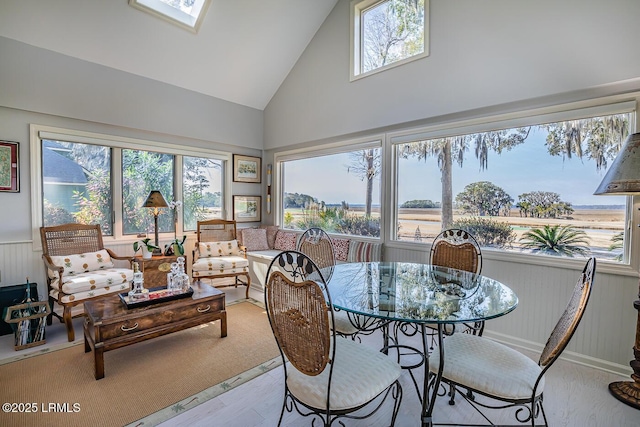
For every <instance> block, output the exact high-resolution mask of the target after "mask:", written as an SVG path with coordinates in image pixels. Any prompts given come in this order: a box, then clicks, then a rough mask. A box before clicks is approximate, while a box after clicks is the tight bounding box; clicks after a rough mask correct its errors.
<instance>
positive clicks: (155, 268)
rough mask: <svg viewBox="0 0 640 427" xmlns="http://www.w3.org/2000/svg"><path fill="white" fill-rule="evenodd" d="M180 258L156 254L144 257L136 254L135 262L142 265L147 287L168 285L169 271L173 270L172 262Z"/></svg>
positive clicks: (141, 268)
mask: <svg viewBox="0 0 640 427" xmlns="http://www.w3.org/2000/svg"><path fill="white" fill-rule="evenodd" d="M177 260H178V257H177V256H165V255H160V256H154V257H151V258H148V259H144V258H142V257H141V256H136V257H135V258H134V262H137V263H138V265H139V266H140V271H141V272H142V275H143V277H144V287H145V288H156V287H159V286H166V285H167V273H169V272H170V271H171V263H172V262H176V261H177Z"/></svg>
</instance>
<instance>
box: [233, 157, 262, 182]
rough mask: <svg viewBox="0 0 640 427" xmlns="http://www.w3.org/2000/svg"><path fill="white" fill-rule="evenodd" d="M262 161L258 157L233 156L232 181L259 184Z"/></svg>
mask: <svg viewBox="0 0 640 427" xmlns="http://www.w3.org/2000/svg"><path fill="white" fill-rule="evenodd" d="M261 178H262V159H261V158H260V157H252V156H241V155H239V154H234V155H233V181H234V182H253V183H256V184H260V182H261Z"/></svg>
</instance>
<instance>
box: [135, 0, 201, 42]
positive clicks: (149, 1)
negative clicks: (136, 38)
mask: <svg viewBox="0 0 640 427" xmlns="http://www.w3.org/2000/svg"><path fill="white" fill-rule="evenodd" d="M200 3H201V5H200V10H199V11H198V14H197V15H196V16H193V15H190V14H188V13H186V12H183V11H182V10H180V9H178V8H175V7H173V6H171V5H168V4H166V3H163V2H162V1H160V0H129V5H130V6H131V7H133V8H135V9H138V10H141V11H143V12H146V13H148V14H150V15H153V16H155V17H157V18H160V19H162V20H164V21H166V22H170V23H172V24H174V25H177V26H178V27H180V28H183V29H185V30H188V31H191V32H192V33H196V34H197V33H198V31H199V30H200V26H201V25H202V21H204V17H205V15H206V14H207V10H208V8H209V4H210V3H211V0H201V1H200Z"/></svg>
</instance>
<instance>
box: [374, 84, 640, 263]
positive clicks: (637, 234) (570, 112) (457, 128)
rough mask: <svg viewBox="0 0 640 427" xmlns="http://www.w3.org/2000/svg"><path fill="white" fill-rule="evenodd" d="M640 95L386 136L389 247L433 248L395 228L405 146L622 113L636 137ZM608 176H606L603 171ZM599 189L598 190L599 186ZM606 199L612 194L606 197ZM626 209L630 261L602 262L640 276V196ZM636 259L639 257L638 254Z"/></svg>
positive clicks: (493, 255)
mask: <svg viewBox="0 0 640 427" xmlns="http://www.w3.org/2000/svg"><path fill="white" fill-rule="evenodd" d="M639 107H640V92H635V93H630V94H624V95H615V96H609V97H604V98H597V99H591V100H586V101H577V102H572V103H566V104H558V105H551V106H546V107H540V108H533V109H526V110H519V111H513V112H508V113H502V114H496V115H487V116H483V117H477V118H469V119H463V120H459V121H451V122H447V123H439V124H433V125H430V126H423V127H414V128H411V129H404V130H399V131H395V132H389V133H387V134H386V139H385V145H386V148H387V150H386V152H387V153H389V156H388V158H387V159H386V163H384V165H385V166H387V168H388V169H389V171H390V172H389V174H388V176H389V187H388V188H389V190H390V192H389V193H387V194H389V196H388V198H387V200H385V202H386V203H388V212H389V213H388V220H389V222H388V223H387V230H386V231H387V236H389V238H388V239H387V240H385V245H388V246H389V247H392V248H397V249H410V250H415V251H424V250H429V248H430V247H431V245H430V244H424V243H416V242H410V241H401V240H397V236H396V233H395V229H394V224H397V221H398V200H397V191H396V190H395V189H396V187H397V185H398V183H397V181H398V177H397V172H398V164H397V147H398V146H399V145H400V144H403V143H407V142H413V141H419V140H427V139H434V138H443V137H448V136H455V135H465V134H470V133H481V132H487V131H492V130H498V129H508V128H517V127H526V126H534V125H537V124H540V123H549V122H558V121H566V120H572V119H578V118H582V117H586V116H592V117H595V116H602V115H609V114H617V113H629V112H631V113H635V115H632V119H631V122H630V124H629V125H630V126H629V127H630V134H632V133H635V132H638V128H639V127H640V123H639V122H640V117H638V114H639V113H640V112H639V111H638V110H639ZM603 177H604V172H603ZM594 191H595V188H594ZM603 197H606V196H603ZM626 204H627V207H626V219H627V220H626V225H625V237H627V238H625V243H624V245H625V246H624V249H623V254H624V259H623V261H621V262H615V263H614V262H611V261H606V260H602V263H603V265H606V266H607V269H608V270H612V271H615V272H618V273H622V274H630V273H631V274H637V270H638V269H639V268H640V259H638V256H637V255H635V254H638V253H640V227H638V226H636V227H632V224H634V223H635V224H640V196H628V197H627V203H626ZM634 255H635V256H634ZM483 256H484V257H486V258H487V259H496V260H502V261H517V262H520V263H529V264H537V265H546V266H555V267H557V266H565V265H570V264H572V263H580V262H583V260H582V259H578V258H576V259H572V258H569V257H552V256H545V255H531V254H524V253H515V252H509V251H502V250H499V249H494V248H483Z"/></svg>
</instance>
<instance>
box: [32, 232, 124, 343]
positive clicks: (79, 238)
mask: <svg viewBox="0 0 640 427" xmlns="http://www.w3.org/2000/svg"><path fill="white" fill-rule="evenodd" d="M40 240H41V241H42V260H43V261H44V265H45V270H46V277H47V288H48V289H47V293H48V295H49V303H50V306H51V314H50V315H49V316H48V317H47V324H49V325H51V323H52V321H53V316H56V317H57V318H59V319H60V321H61V322H63V323H64V324H65V327H66V329H67V338H68V340H69V342H71V341H73V340H74V339H75V332H74V330H73V323H72V317H78V316H81V315H83V314H84V313H82V314H77V315H76V316H72V313H71V309H72V308H73V307H74V306H76V305H80V304H83V303H84V302H85V301H88V300H91V299H96V298H100V297H104V296H107V295H114V294H117V293H119V292H125V291H128V290H129V289H130V287H131V286H130V282H131V280H133V270H132V269H131V268H116V267H115V266H114V265H113V262H112V261H111V259H116V260H123V261H124V260H126V261H129V262H131V259H132V257H130V256H118V255H116V254H115V253H114V252H113V251H112V250H111V249H105V247H104V243H103V240H102V230H101V229H100V225H99V224H93V225H85V224H63V225H56V226H50V227H40ZM110 258H111V259H110ZM54 303H57V304H59V305H60V306H62V316H60V315H59V314H58V313H56V312H55V310H54V309H53V308H54Z"/></svg>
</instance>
